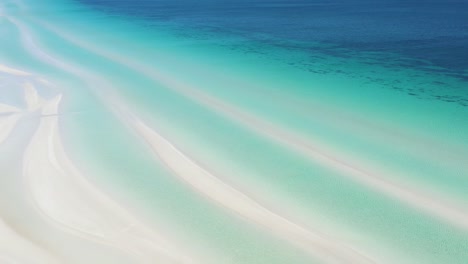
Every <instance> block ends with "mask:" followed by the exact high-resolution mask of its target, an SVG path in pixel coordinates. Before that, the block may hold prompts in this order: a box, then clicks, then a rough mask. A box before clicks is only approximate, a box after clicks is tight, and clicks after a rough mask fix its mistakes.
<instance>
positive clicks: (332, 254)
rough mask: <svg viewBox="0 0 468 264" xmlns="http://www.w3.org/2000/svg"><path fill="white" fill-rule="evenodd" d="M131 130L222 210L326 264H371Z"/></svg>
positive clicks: (146, 131)
mask: <svg viewBox="0 0 468 264" xmlns="http://www.w3.org/2000/svg"><path fill="white" fill-rule="evenodd" d="M133 126H134V128H135V129H136V130H137V131H138V133H139V134H140V135H141V136H142V137H143V138H144V139H145V140H146V141H147V142H148V144H149V145H150V146H151V147H152V149H153V151H154V152H155V153H156V154H157V155H158V157H159V158H160V159H161V160H162V161H163V162H164V163H165V164H166V165H167V166H168V167H169V168H170V169H171V170H172V171H173V172H174V174H175V175H177V176H178V177H180V178H181V180H183V181H185V182H186V183H188V184H189V185H191V186H192V187H193V188H194V189H195V190H196V191H198V192H199V193H201V194H203V195H204V196H206V197H208V198H210V199H212V200H213V201H216V202H217V203H219V204H221V205H222V206H223V207H225V208H227V209H230V210H232V211H233V212H235V213H237V214H239V215H240V216H242V217H244V218H246V219H248V220H250V221H253V222H255V223H257V224H259V225H262V226H264V227H265V228H267V229H268V230H269V231H270V232H273V233H275V234H277V235H279V236H280V237H282V238H284V239H287V240H289V241H290V242H292V243H295V244H296V245H299V246H301V247H302V248H303V249H305V250H307V251H310V252H312V253H313V254H314V255H316V256H318V257H319V258H321V259H323V260H325V261H327V263H374V262H373V261H371V260H370V259H369V258H368V257H366V256H363V255H361V254H359V253H358V252H356V251H354V250H352V249H351V248H348V247H346V246H343V245H341V244H340V243H339V242H338V241H333V240H331V239H329V238H326V237H325V236H324V235H323V234H319V233H317V232H315V233H311V232H310V231H308V230H306V229H304V228H302V227H300V226H298V225H296V224H294V223H292V222H290V221H288V220H286V219H284V218H282V217H281V216H279V215H276V214H274V213H273V212H271V211H269V210H267V209H266V208H264V207H262V206H261V205H259V204H258V203H256V202H255V201H254V200H252V199H250V198H249V197H247V196H246V195H244V194H243V193H241V192H239V191H237V190H236V189H234V188H232V187H231V186H229V185H227V184H225V183H224V182H222V181H221V180H219V178H217V177H216V176H213V175H212V174H210V173H209V172H208V171H206V170H205V169H203V168H202V167H200V166H199V165H198V164H196V163H195V162H194V161H192V160H190V159H189V158H188V157H187V156H185V155H184V154H183V153H182V152H180V151H179V150H178V149H177V148H175V147H174V145H172V144H171V143H170V142H169V141H167V140H166V139H165V138H163V137H162V136H161V135H159V134H158V133H157V132H156V131H154V130H152V129H150V128H149V127H148V126H147V125H146V124H144V123H143V122H142V121H140V120H135V121H134V124H133Z"/></svg>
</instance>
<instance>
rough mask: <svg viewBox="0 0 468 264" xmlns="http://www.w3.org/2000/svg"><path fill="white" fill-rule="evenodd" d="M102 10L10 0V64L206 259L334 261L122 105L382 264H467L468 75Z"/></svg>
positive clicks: (122, 197)
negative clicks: (205, 176)
mask: <svg viewBox="0 0 468 264" xmlns="http://www.w3.org/2000/svg"><path fill="white" fill-rule="evenodd" d="M93 8H94V7H93V6H88V5H84V4H82V3H78V2H74V1H65V0H61V1H59V0H56V1H52V0H48V1H44V2H41V3H37V2H34V1H26V0H23V1H22V2H20V1H9V2H7V3H3V4H2V11H1V12H2V13H3V14H6V15H7V17H12V18H14V19H15V21H19V22H20V25H22V27H18V25H17V24H16V25H15V23H12V21H10V20H7V19H5V18H4V17H0V19H1V20H0V21H1V24H2V29H1V34H2V40H4V41H3V42H2V44H1V47H2V49H1V52H0V59H1V64H4V65H9V66H11V67H14V68H17V69H23V70H25V71H29V72H34V73H36V74H38V75H40V76H43V77H44V78H46V79H47V80H50V81H51V82H53V83H54V84H55V86H54V89H52V90H53V91H43V92H42V93H41V94H43V95H44V97H48V96H49V94H48V93H50V94H53V93H55V92H60V93H62V94H63V95H64V104H63V105H62V106H61V108H62V111H63V112H64V114H63V117H62V118H61V119H60V122H61V123H60V124H61V131H62V132H63V135H64V141H65V145H66V147H67V149H66V150H67V153H69V155H70V156H71V158H72V160H73V161H75V162H76V164H77V165H78V167H79V168H80V169H82V170H83V171H84V172H86V175H89V177H90V179H91V180H92V181H93V182H94V183H96V185H97V186H99V187H100V188H102V189H103V190H106V191H108V192H109V193H112V194H113V198H115V199H116V200H117V201H120V202H121V203H122V204H125V205H127V208H128V210H130V211H131V212H133V213H135V214H141V215H144V217H145V218H146V219H147V220H148V221H149V222H150V223H153V224H154V225H155V226H157V227H159V228H162V229H164V230H165V233H168V235H169V236H170V237H171V238H172V239H173V240H174V241H175V242H176V243H177V244H180V245H182V246H183V248H186V249H188V252H189V254H190V255H191V256H193V258H194V259H198V260H199V261H201V263H327V262H328V261H327V259H321V258H320V257H319V256H317V255H315V254H310V252H309V251H308V248H304V247H300V246H298V245H297V244H296V243H294V241H289V240H288V239H285V238H284V237H281V236H280V235H278V233H275V230H271V229H269V228H268V227H265V226H262V224H259V223H255V222H253V221H251V220H250V219H249V218H248V217H245V216H242V215H238V214H237V213H236V212H235V211H232V210H231V209H230V208H229V206H227V205H226V204H223V201H213V200H212V199H210V197H209V195H208V196H207V194H203V193H200V192H199V191H198V190H196V189H194V188H191V186H190V184H189V183H187V182H185V181H184V180H181V179H180V178H179V177H177V175H176V172H175V171H174V170H173V169H171V168H168V166H167V165H165V163H164V162H163V161H162V160H160V159H159V160H158V158H157V157H156V158H155V156H154V154H153V153H152V151H151V149H150V148H149V147H148V144H147V141H145V140H143V139H142V138H141V136H140V135H138V134H137V133H135V132H134V131H133V130H131V129H129V128H128V125H127V124H126V123H125V120H122V118H119V117H118V115H119V113H120V112H119V111H124V110H122V109H131V110H132V113H133V114H134V115H136V116H139V117H140V118H141V119H142V120H144V121H145V122H146V123H147V124H148V125H149V126H150V127H152V128H154V129H155V130H156V131H158V133H160V134H161V135H162V136H164V137H165V138H166V139H168V140H169V141H170V142H172V144H173V145H175V146H176V147H177V148H178V149H179V150H180V151H181V152H182V153H184V154H186V155H187V156H188V157H190V158H191V159H193V160H194V161H195V162H196V163H197V164H199V165H200V166H201V167H203V168H205V169H207V170H208V171H209V172H210V173H212V174H213V175H216V176H217V178H219V179H220V180H222V181H223V182H224V183H226V184H228V185H230V186H232V187H234V188H235V189H237V190H239V191H241V192H242V193H244V194H245V195H247V196H248V197H250V198H251V199H253V200H254V201H256V202H258V203H259V204H261V205H262V206H263V207H265V208H268V209H269V210H270V211H272V212H274V213H275V214H277V215H281V216H283V217H284V218H286V219H288V220H289V221H292V222H294V223H296V224H299V225H301V226H302V227H304V228H306V229H308V230H312V231H314V232H315V231H319V233H321V234H324V235H325V236H327V237H331V238H333V240H334V241H339V243H341V244H343V245H346V246H349V247H351V248H353V249H354V250H356V251H357V252H360V253H361V254H363V255H366V256H367V257H368V258H370V259H372V260H373V263H465V262H466V261H467V260H468V253H467V250H466V248H468V231H467V225H463V223H462V222H463V221H466V219H468V216H467V215H468V211H467V210H468V208H467V202H466V201H467V199H468V197H467V192H466V190H467V189H468V178H467V176H468V160H467V157H468V122H466V119H467V116H468V108H467V107H466V96H468V95H467V93H466V87H467V86H466V85H467V84H466V79H463V78H460V76H459V75H460V74H461V73H460V72H462V71H461V70H460V69H458V68H457V69H454V68H451V69H450V71H451V72H452V73H453V72H454V71H456V72H458V75H456V76H455V75H454V74H447V73H446V72H445V71H443V70H440V71H429V70H427V69H426V68H421V67H416V66H414V65H412V64H410V66H408V65H403V66H402V65H398V64H396V65H392V63H383V62H382V60H383V59H384V58H385V59H386V60H385V61H384V62H388V61H390V59H389V58H393V57H395V56H403V55H401V54H396V53H392V52H388V51H384V52H375V51H371V50H367V51H366V50H350V49H347V48H345V47H335V46H333V45H330V44H329V43H323V42H316V43H314V44H313V45H314V47H315V48H316V52H314V51H313V49H312V51H311V50H308V51H307V52H305V51H304V50H298V49H287V48H285V47H284V46H278V45H274V41H273V44H272V43H271V42H268V41H267V42H265V41H259V40H257V39H254V40H251V39H248V38H246V37H245V36H242V35H239V34H227V33H226V32H218V33H216V32H212V31H206V30H205V29H204V28H203V27H201V26H200V27H181V24H180V22H178V21H176V22H177V23H169V22H167V21H164V20H160V21H158V20H155V21H156V22H153V23H152V24H151V25H150V26H149V25H148V22H147V20H145V19H144V18H135V17H134V16H133V15H132V14H125V13H123V14H122V13H119V12H115V13H110V12H109V11H108V10H106V12H103V11H102V10H100V9H93ZM25 30H27V31H25ZM25 35H28V36H29V39H30V40H33V42H34V47H35V48H37V49H39V50H41V51H42V53H41V54H42V55H38V54H37V52H36V53H35V52H34V50H32V48H31V46H29V47H28V46H27V45H25V42H24V41H23V42H22V41H21V38H22V37H23V38H24V36H25ZM324 50H328V51H329V52H328V53H326V52H324ZM332 51H333V52H332ZM343 52H344V53H346V52H349V56H347V57H342V56H337V55H336V54H337V53H340V54H341V53H343ZM44 54H47V55H44ZM408 56H409V55H408ZM51 58H53V59H51ZM399 59H401V60H402V58H399ZM413 59H414V58H413ZM433 59H434V58H433ZM434 60H436V59H434ZM57 61H61V62H62V63H63V62H64V63H65V64H66V65H65V66H64V64H61V63H57ZM413 66H414V67H413ZM434 67H436V66H434ZM437 67H444V65H439V66H437ZM446 67H447V66H446ZM106 84H107V85H108V87H107V85H106ZM104 86H106V87H104ZM113 98H118V100H116V101H115V102H114V101H112V100H113ZM121 104H122V105H123V104H125V107H122V108H121V109H120V110H117V111H116V110H115V105H117V106H119V105H121ZM375 179H378V180H377V182H376V181H375ZM389 186H390V187H389ZM407 193H411V195H409V196H408V195H406V194H407ZM428 204H429V206H428ZM432 204H442V205H443V206H442V207H443V208H452V207H453V208H455V209H453V211H443V210H442V209H441V208H440V207H431V205H432ZM434 208H435V209H434ZM454 211H456V212H459V214H457V216H454V214H453V213H452V212H454ZM459 219H461V220H459ZM465 223H466V222H465ZM310 247H311V251H313V248H312V246H310ZM327 254H330V255H333V254H335V253H334V252H333V251H332V252H328V253H327ZM70 261H72V260H70ZM155 261H157V260H155ZM70 263H71V262H70ZM73 263H75V262H73ZM76 263H78V262H76ZM349 263H351V261H350V262H349Z"/></svg>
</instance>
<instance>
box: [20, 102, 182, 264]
mask: <svg viewBox="0 0 468 264" xmlns="http://www.w3.org/2000/svg"><path fill="white" fill-rule="evenodd" d="M60 99H61V97H60V96H57V97H56V98H54V99H53V100H51V101H49V102H47V103H46V104H45V105H44V107H43V109H42V115H43V117H42V118H41V121H40V124H39V128H38V129H37V131H36V133H35V134H34V136H33V138H32V140H31V142H30V144H29V146H28V147H27V149H26V152H25V156H24V177H25V182H26V184H27V185H28V186H29V189H30V191H31V199H32V201H33V202H34V203H35V204H36V206H37V208H38V209H39V210H40V212H41V213H42V214H43V216H44V217H47V218H49V219H50V220H53V221H54V222H55V223H56V224H59V225H60V226H61V228H63V229H64V230H66V231H67V232H71V233H74V234H76V235H79V236H81V237H84V238H86V239H89V240H92V241H94V242H99V243H104V244H107V245H109V246H113V247H115V248H118V249H120V250H121V251H124V252H127V253H128V254H130V255H133V256H134V258H135V260H136V261H138V263H154V260H158V263H190V261H189V260H188V258H187V257H185V256H184V253H183V252H178V251H176V250H175V249H173V248H171V246H169V244H168V243H167V242H166V241H165V240H164V239H162V238H161V237H159V236H158V235H157V234H156V233H155V232H153V231H152V230H151V229H149V228H147V227H146V226H145V225H143V224H142V223H141V222H139V221H137V220H136V219H135V218H134V217H133V216H131V215H130V214H128V213H127V212H126V211H125V210H124V209H123V208H121V207H119V206H118V205H117V204H116V203H115V202H113V201H112V200H111V199H110V198H108V197H107V196H106V195H104V194H103V193H101V192H100V191H99V190H98V189H96V188H95V187H94V186H93V185H92V184H90V183H89V182H88V181H87V180H86V178H85V177H83V176H82V175H81V174H80V172H79V171H78V170H77V169H76V168H75V166H74V165H73V163H72V162H71V161H70V160H69V159H68V157H67V155H66V153H65V151H64V149H63V146H62V143H61V140H60V135H59V130H58V106H59V102H60Z"/></svg>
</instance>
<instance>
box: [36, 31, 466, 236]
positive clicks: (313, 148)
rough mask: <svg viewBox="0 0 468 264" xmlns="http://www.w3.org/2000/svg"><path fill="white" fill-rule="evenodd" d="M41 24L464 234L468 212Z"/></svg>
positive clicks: (165, 76) (154, 70)
mask: <svg viewBox="0 0 468 264" xmlns="http://www.w3.org/2000/svg"><path fill="white" fill-rule="evenodd" d="M44 24H45V27H47V28H49V29H50V30H52V31H54V32H55V33H57V34H58V35H60V36H61V37H63V38H64V39H66V40H67V41H69V42H71V43H73V44H75V45H77V46H79V47H81V48H83V49H86V50H89V51H90V52H93V53H95V54H97V55H99V56H102V57H104V58H106V59H109V60H111V61H114V62H116V63H119V64H121V65H124V66H127V67H128V68H130V69H132V70H134V71H136V72H139V73H141V74H142V75H144V76H146V77H148V78H149V79H151V80H154V81H155V82H158V83H161V84H163V85H164V86H165V87H166V88H169V89H172V90H173V91H175V92H177V93H179V94H181V95H183V96H186V97H188V98H190V99H192V100H194V101H196V102H198V103H200V104H202V105H204V106H206V107H208V108H210V109H212V110H214V111H216V112H218V113H221V114H223V115H225V116H227V117H229V118H230V119H233V120H235V121H237V122H239V123H241V124H242V125H244V126H245V127H247V128H249V129H251V130H253V131H255V132H257V133H259V134H261V135H263V136H266V137H268V138H270V139H272V140H274V141H277V142H278V143H280V144H282V145H284V146H286V147H288V148H290V149H293V150H295V151H297V152H299V153H301V154H303V155H305V156H307V157H309V158H310V159H311V160H313V161H314V162H319V163H321V164H322V165H324V166H326V167H328V168H330V169H332V170H335V171H337V172H339V173H341V174H342V175H344V176H347V177H349V178H350V179H352V180H354V181H356V182H359V183H361V184H364V185H366V186H368V187H370V188H372V189H374V190H376V191H379V192H382V193H383V194H385V195H387V196H389V197H392V198H394V199H398V200H400V201H401V202H403V203H405V204H407V205H409V206H412V207H414V208H417V209H418V210H421V211H423V212H426V213H428V214H431V215H433V216H435V217H437V218H439V219H441V220H444V221H446V222H448V223H451V224H453V225H455V226H457V227H460V228H463V229H465V230H468V212H467V210H466V208H462V207H459V206H457V205H454V204H452V203H447V202H445V201H443V200H441V199H438V197H435V196H434V195H429V194H425V193H423V192H421V191H416V190H413V189H410V188H409V187H406V186H404V185H403V184H399V183H395V182H392V181H391V180H389V179H391V178H392V177H391V176H386V174H388V175H391V174H393V173H395V172H393V171H388V172H379V173H376V172H372V171H370V170H368V169H366V168H362V167H361V166H358V165H356V164H353V163H352V162H351V161H350V160H349V159H346V158H342V157H340V156H337V155H335V154H332V153H328V151H327V150H326V149H324V148H323V146H321V144H320V143H318V142H311V140H310V139H305V138H302V137H301V136H299V135H296V134H295V133H294V132H290V131H288V130H287V129H284V128H282V127H279V126H277V125H274V124H270V123H267V122H265V121H263V120H262V119H260V118H258V117H256V116H253V115H251V114H249V113H246V112H244V111H242V110H240V109H238V108H236V107H234V106H233V105H230V104H228V103H225V102H223V101H221V100H219V99H217V98H214V97H212V96H210V95H208V94H205V93H203V92H201V91H202V89H197V88H196V87H192V86H191V85H189V84H185V83H182V82H180V81H178V80H177V79H175V78H171V77H170V76H168V75H166V74H162V73H161V72H160V71H158V70H156V69H155V68H154V67H152V66H147V65H145V64H143V63H141V62H139V61H137V60H135V59H132V58H129V57H125V56H123V55H120V54H115V53H112V52H110V51H108V50H103V49H100V48H98V47H95V46H93V45H92V44H90V43H87V42H83V41H80V40H78V39H76V37H74V36H71V35H69V34H67V33H65V32H62V31H60V30H59V29H57V28H56V27H52V26H50V25H48V24H46V23H44Z"/></svg>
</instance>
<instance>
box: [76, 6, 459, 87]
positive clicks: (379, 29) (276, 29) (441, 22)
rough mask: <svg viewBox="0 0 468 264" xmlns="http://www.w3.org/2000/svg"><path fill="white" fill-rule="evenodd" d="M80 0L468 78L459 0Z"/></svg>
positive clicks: (177, 22)
mask: <svg viewBox="0 0 468 264" xmlns="http://www.w3.org/2000/svg"><path fill="white" fill-rule="evenodd" d="M79 1H80V2H82V3H85V4H88V5H92V6H93V7H95V8H98V9H100V10H104V11H107V12H118V13H122V14H127V15H131V16H135V17H140V18H143V19H144V20H146V24H151V23H161V22H166V23H172V24H174V25H178V26H181V27H184V28H197V29H203V30H205V31H208V32H211V33H213V34H216V33H223V34H231V35H236V36H242V37H243V38H244V39H247V40H255V41H262V42H267V43H269V44H271V45H277V46H281V47H283V48H286V49H299V50H303V51H306V52H307V51H309V52H310V53H311V54H314V53H316V52H318V51H320V52H323V53H326V54H329V55H334V56H339V57H344V58H346V57H350V56H352V55H350V50H351V51H366V52H369V51H372V52H379V53H392V54H395V55H399V56H400V58H398V57H395V56H393V57H391V60H392V61H387V63H390V64H391V65H393V66H402V67H413V68H414V67H416V68H421V69H425V70H431V71H437V72H443V73H445V74H449V75H452V76H456V77H458V78H468V72H467V70H468V1H463V0H462V1H441V0H436V1H434V0H432V1H422V0H419V1H414V0H411V1H396V0H386V1H382V0H379V1H364V0H359V1H355V0H333V1H324V0H308V1H304V0H288V1H267V0H255V1H247V0H243V1H233V0H227V1H209V0H202V1H194V0H178V1H177V0H176V1H165V0H135V1H129V0H112V1H110V0H79ZM317 43H320V44H322V45H320V46H319V45H317ZM323 44H326V45H323ZM380 56H385V54H380ZM387 56H388V55H387Z"/></svg>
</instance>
